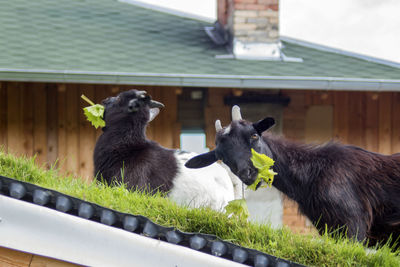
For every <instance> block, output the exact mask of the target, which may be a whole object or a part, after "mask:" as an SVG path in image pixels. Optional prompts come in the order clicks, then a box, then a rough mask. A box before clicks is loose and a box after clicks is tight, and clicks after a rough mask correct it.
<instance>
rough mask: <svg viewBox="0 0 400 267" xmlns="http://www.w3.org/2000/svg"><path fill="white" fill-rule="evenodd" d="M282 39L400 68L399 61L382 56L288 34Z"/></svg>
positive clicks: (281, 38)
mask: <svg viewBox="0 0 400 267" xmlns="http://www.w3.org/2000/svg"><path fill="white" fill-rule="evenodd" d="M280 40H282V41H285V42H288V43H292V44H297V45H300V46H305V47H308V48H313V49H317V50H321V51H325V52H331V53H336V54H340V55H344V56H349V57H355V58H358V59H362V60H366V61H370V62H373V63H378V64H382V65H387V66H390V67H393V68H400V63H398V62H394V61H390V60H386V59H380V58H376V57H371V56H367V55H363V54H358V53H355V52H349V51H346V50H342V49H339V48H333V47H329V46H325V45H321V44H316V43H312V42H307V41H304V40H299V39H296V38H292V37H288V36H280Z"/></svg>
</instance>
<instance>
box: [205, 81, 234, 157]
mask: <svg viewBox="0 0 400 267" xmlns="http://www.w3.org/2000/svg"><path fill="white" fill-rule="evenodd" d="M231 91H232V90H231V89H226V88H208V93H207V94H206V95H207V96H208V98H207V105H206V107H205V109H204V119H205V134H206V146H207V147H208V148H209V149H214V148H215V121H216V120H217V119H218V120H220V121H221V123H222V126H223V127H224V126H227V125H228V124H230V123H231V107H230V106H227V105H224V97H225V96H226V95H228V94H230V93H231Z"/></svg>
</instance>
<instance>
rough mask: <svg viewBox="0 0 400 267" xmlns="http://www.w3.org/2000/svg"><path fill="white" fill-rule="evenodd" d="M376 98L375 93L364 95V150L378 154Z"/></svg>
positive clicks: (377, 96) (377, 101) (377, 102)
mask: <svg viewBox="0 0 400 267" xmlns="http://www.w3.org/2000/svg"><path fill="white" fill-rule="evenodd" d="M378 98H379V95H378V93H376V92H368V93H366V95H365V132H364V135H365V149H367V150H370V151H374V152H378V138H379V135H378V126H379V120H378V104H379V100H378Z"/></svg>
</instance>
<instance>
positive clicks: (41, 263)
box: [29, 255, 81, 267]
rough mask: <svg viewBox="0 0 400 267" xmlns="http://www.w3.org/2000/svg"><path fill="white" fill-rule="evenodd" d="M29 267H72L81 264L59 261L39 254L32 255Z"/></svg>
mask: <svg viewBox="0 0 400 267" xmlns="http://www.w3.org/2000/svg"><path fill="white" fill-rule="evenodd" d="M29 266H30V267H73V266H81V265H76V264H74V263H70V262H65V261H60V260H57V259H52V258H47V257H43V256H39V255H33V257H32V262H31V264H30V265H29Z"/></svg>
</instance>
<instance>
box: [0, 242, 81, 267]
mask: <svg viewBox="0 0 400 267" xmlns="http://www.w3.org/2000/svg"><path fill="white" fill-rule="evenodd" d="M0 266H2V267H46V266H47V267H74V266H81V265H76V264H73V263H69V262H65V261H60V260H56V259H52V258H47V257H43V256H39V255H33V254H30V253H25V252H22V251H17V250H13V249H8V248H4V247H0Z"/></svg>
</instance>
